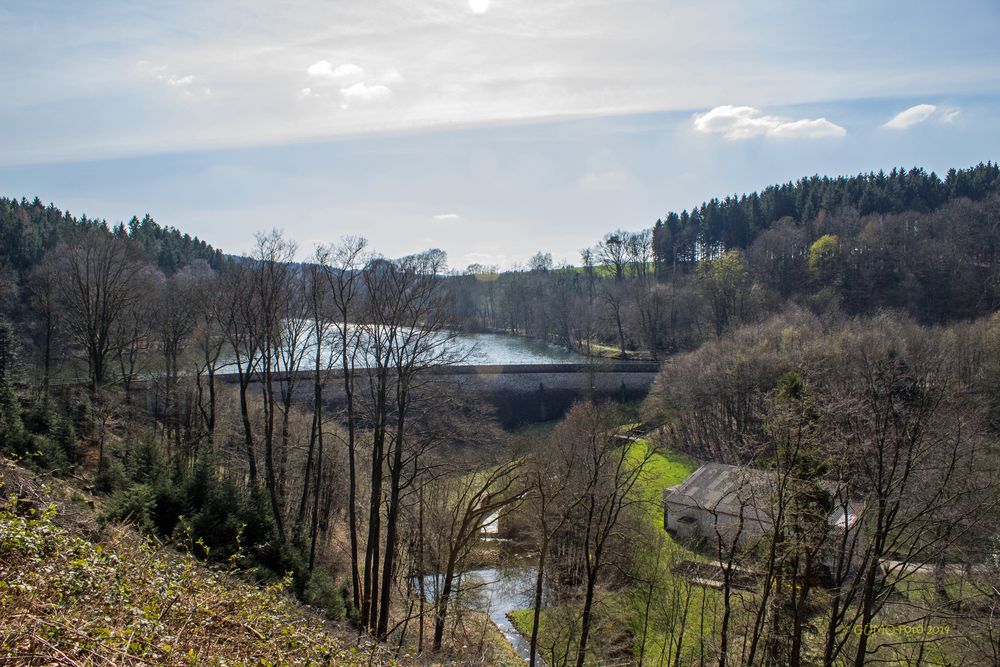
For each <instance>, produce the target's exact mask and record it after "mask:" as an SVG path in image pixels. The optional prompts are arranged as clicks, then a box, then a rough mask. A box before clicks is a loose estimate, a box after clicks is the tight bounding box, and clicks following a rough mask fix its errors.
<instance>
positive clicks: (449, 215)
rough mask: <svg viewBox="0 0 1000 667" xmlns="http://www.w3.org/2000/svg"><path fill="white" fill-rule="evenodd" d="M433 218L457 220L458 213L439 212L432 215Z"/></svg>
mask: <svg viewBox="0 0 1000 667" xmlns="http://www.w3.org/2000/svg"><path fill="white" fill-rule="evenodd" d="M433 217H434V219H435V220H440V221H442V222H443V221H446V220H458V218H459V215H458V213H439V214H437V215H435V216H433Z"/></svg>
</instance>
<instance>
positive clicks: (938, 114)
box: [882, 104, 961, 130]
mask: <svg viewBox="0 0 1000 667" xmlns="http://www.w3.org/2000/svg"><path fill="white" fill-rule="evenodd" d="M960 113H961V111H959V110H958V109H940V108H938V106H937V105H934V104H915V105H913V106H912V107H910V108H909V109H904V110H903V111H900V112H899V113H898V114H896V115H895V116H893V117H892V118H890V119H889V120H888V121H886V123H885V124H884V125H883V126H882V127H888V128H890V129H893V130H908V129H910V128H911V127H913V126H914V125H920V124H921V123H926V122H927V121H931V120H933V121H937V122H939V123H951V122H953V121H954V120H955V118H956V117H957V116H958V114H960Z"/></svg>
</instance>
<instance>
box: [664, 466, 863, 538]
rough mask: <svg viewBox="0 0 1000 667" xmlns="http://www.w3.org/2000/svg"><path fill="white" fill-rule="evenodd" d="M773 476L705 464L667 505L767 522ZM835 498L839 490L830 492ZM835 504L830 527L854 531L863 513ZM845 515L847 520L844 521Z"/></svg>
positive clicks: (668, 494)
mask: <svg viewBox="0 0 1000 667" xmlns="http://www.w3.org/2000/svg"><path fill="white" fill-rule="evenodd" d="M773 484H774V473H773V472H770V471H765V470H758V469H756V468H747V467H743V466H733V465H727V464H724V463H706V464H704V465H702V466H701V467H700V468H698V469H697V470H695V471H694V473H692V474H691V476H690V477H688V478H687V479H686V480H685V481H683V482H681V483H680V484H678V485H677V486H672V487H669V488H667V489H665V490H664V492H663V499H664V501H665V502H668V503H673V504H675V505H682V506H686V507H691V508H696V509H700V510H703V511H708V512H717V513H719V514H727V515H729V516H733V517H738V516H739V514H740V508H741V507H742V508H743V516H744V518H748V519H749V518H755V519H757V520H758V521H763V522H767V521H768V520H769V516H768V515H769V511H770V509H771V503H772V498H773ZM828 490H829V491H830V492H831V494H833V495H834V496H836V489H835V488H832V485H831V488H829V489H828ZM846 510H847V511H846V512H845V508H844V507H843V505H842V504H839V503H838V504H835V506H834V508H833V511H832V512H831V513H830V517H829V518H828V520H829V523H830V525H831V527H837V528H852V527H853V526H854V524H855V523H856V522H857V520H858V515H859V513H860V511H861V506H860V504H859V503H857V502H854V501H851V502H849V503H847V508H846ZM845 514H846V517H845Z"/></svg>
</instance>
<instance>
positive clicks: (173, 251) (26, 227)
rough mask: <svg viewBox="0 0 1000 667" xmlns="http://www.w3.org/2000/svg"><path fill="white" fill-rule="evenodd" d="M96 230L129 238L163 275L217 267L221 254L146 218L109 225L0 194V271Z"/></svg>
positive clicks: (33, 261)
mask: <svg viewBox="0 0 1000 667" xmlns="http://www.w3.org/2000/svg"><path fill="white" fill-rule="evenodd" d="M90 227H94V228H100V229H103V230H106V231H107V232H108V233H110V234H113V235H114V236H116V237H118V238H129V239H132V240H133V241H135V242H136V244H137V245H138V246H139V247H140V248H141V249H142V250H143V252H145V253H146V255H147V256H148V257H149V258H150V259H151V260H152V262H153V264H154V265H155V266H156V267H157V268H159V269H160V271H162V272H163V273H165V274H167V275H172V274H173V273H176V272H177V270H178V269H180V268H181V267H184V266H186V265H188V264H191V263H192V262H194V261H195V260H198V259H201V260H204V261H206V262H208V263H209V264H210V265H211V266H212V267H213V268H216V269H217V268H219V265H220V264H221V261H222V253H221V252H220V251H218V250H215V249H214V248H212V246H210V245H208V244H207V243H205V242H204V241H201V240H199V239H198V238H197V237H192V236H191V235H190V234H185V233H183V232H181V231H180V230H178V229H175V228H173V227H170V226H167V227H164V226H161V225H160V224H158V223H157V222H156V221H155V220H153V218H152V217H150V216H149V215H145V216H144V217H143V218H142V219H139V218H136V217H133V218H132V219H131V220H129V221H128V222H127V223H124V222H119V223H117V224H114V225H109V224H108V222H107V221H105V220H101V219H95V218H88V217H87V216H86V215H81V216H80V217H76V216H73V215H72V214H70V212H69V211H60V210H59V209H58V208H56V207H55V206H54V205H52V204H49V205H48V206H45V205H44V204H43V203H42V201H41V200H40V199H39V198H37V197H36V198H35V199H34V200H33V201H30V202H29V201H28V200H27V199H21V200H17V199H13V198H11V199H8V198H6V197H2V198H0V270H4V269H6V270H14V271H18V272H21V273H27V272H29V271H30V270H31V269H32V268H34V267H35V266H36V265H37V264H38V263H39V262H40V261H41V259H42V257H43V256H44V255H45V253H46V252H48V251H49V250H52V249H53V248H54V247H56V245H58V243H59V242H60V241H68V240H70V239H71V238H72V235H73V234H75V233H78V232H79V231H80V230H82V229H85V228H90Z"/></svg>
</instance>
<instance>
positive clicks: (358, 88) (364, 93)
mask: <svg viewBox="0 0 1000 667" xmlns="http://www.w3.org/2000/svg"><path fill="white" fill-rule="evenodd" d="M340 94H341V95H343V97H344V99H345V100H360V101H362V102H369V101H371V100H378V99H381V98H383V97H388V96H389V95H391V94H392V91H391V90H389V88H388V86H383V85H382V84H378V83H377V84H374V85H371V86H370V85H368V84H367V83H365V82H364V81H358V82H357V83H355V84H353V85H351V86H348V87H347V88H341V89H340Z"/></svg>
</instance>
